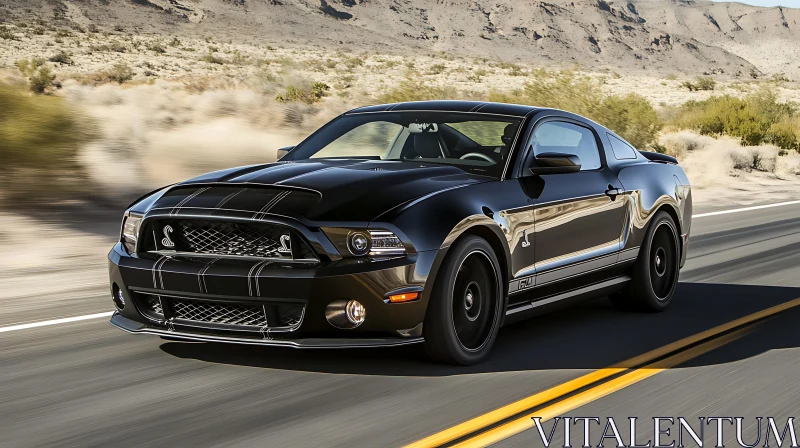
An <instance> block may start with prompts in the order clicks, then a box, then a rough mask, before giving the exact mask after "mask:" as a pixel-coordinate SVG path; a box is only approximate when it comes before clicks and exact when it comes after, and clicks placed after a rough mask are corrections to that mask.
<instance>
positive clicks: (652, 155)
mask: <svg viewBox="0 0 800 448" xmlns="http://www.w3.org/2000/svg"><path fill="white" fill-rule="evenodd" d="M639 152H640V153H642V155H643V156H645V157H647V160H650V161H652V162H661V163H671V164H673V165H677V164H678V159H676V158H675V157H672V156H668V155H666V154H661V153H660V152H651V151H639Z"/></svg>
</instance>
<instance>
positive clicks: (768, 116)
mask: <svg viewBox="0 0 800 448" xmlns="http://www.w3.org/2000/svg"><path fill="white" fill-rule="evenodd" d="M797 113H798V111H797V107H796V106H794V105H793V104H787V103H780V102H779V101H778V95H777V93H776V92H775V90H774V89H773V88H771V87H762V88H760V89H759V90H757V91H756V92H755V93H753V94H751V95H748V96H746V97H744V98H736V97H733V96H730V95H724V96H714V97H711V98H708V99H706V100H702V101H689V102H687V103H685V104H683V105H682V106H680V107H679V108H678V109H677V111H676V113H675V118H673V120H672V123H671V124H673V125H675V126H676V127H679V128H688V129H694V130H696V131H698V132H700V133H701V134H704V135H713V136H719V135H729V136H732V137H736V138H738V139H739V140H740V141H741V142H742V144H745V145H760V144H763V143H772V144H774V145H776V146H779V147H781V148H784V149H794V148H797V145H798V138H799V137H798V135H800V120H798V115H797Z"/></svg>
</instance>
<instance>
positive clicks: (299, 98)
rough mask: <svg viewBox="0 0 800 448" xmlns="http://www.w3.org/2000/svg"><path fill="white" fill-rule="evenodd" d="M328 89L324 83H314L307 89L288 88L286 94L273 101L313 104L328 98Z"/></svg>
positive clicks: (279, 95)
mask: <svg viewBox="0 0 800 448" xmlns="http://www.w3.org/2000/svg"><path fill="white" fill-rule="evenodd" d="M330 89H331V88H330V86H328V85H327V84H325V83H324V82H315V83H313V84H311V86H309V87H297V86H289V87H288V88H287V89H286V93H281V94H278V95H277V96H276V97H275V99H276V100H277V101H278V102H281V103H305V104H314V103H318V102H320V101H322V98H324V97H326V96H328V91H329V90H330Z"/></svg>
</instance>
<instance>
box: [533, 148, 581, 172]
mask: <svg viewBox="0 0 800 448" xmlns="http://www.w3.org/2000/svg"><path fill="white" fill-rule="evenodd" d="M535 160H536V166H532V167H529V168H528V169H529V170H530V172H531V173H533V174H561V173H576V172H578V171H580V170H581V159H580V157H578V156H576V155H575V154H561V153H555V152H545V153H542V154H539V155H537V156H536V159H535Z"/></svg>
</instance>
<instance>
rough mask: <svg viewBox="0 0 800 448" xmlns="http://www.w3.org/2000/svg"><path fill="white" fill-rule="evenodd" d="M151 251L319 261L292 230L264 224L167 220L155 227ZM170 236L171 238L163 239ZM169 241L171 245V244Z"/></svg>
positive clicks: (159, 221) (281, 226)
mask: <svg viewBox="0 0 800 448" xmlns="http://www.w3.org/2000/svg"><path fill="white" fill-rule="evenodd" d="M152 226H153V227H152V229H153V231H152V234H153V235H154V237H155V238H154V241H153V242H152V243H151V246H154V247H152V249H157V250H158V249H169V250H175V251H178V252H188V253H196V254H205V255H220V256H234V257H256V258H279V259H286V260H292V259H317V257H316V254H315V253H314V251H313V250H312V249H311V247H310V246H309V245H308V244H307V243H306V242H305V241H304V240H303V238H301V237H300V236H299V235H297V234H296V232H294V231H293V229H291V228H290V227H287V226H283V225H279V224H273V223H265V222H246V221H245V222H239V221H224V220H207V219H167V220H158V221H155V222H154V223H152ZM165 235H168V238H163V239H162V236H165ZM168 240H169V241H168ZM165 241H167V242H168V243H171V244H173V246H169V245H165V244H164V242H165Z"/></svg>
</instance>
